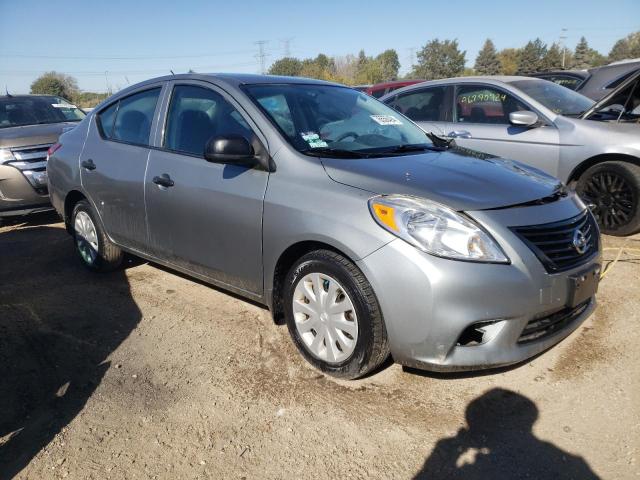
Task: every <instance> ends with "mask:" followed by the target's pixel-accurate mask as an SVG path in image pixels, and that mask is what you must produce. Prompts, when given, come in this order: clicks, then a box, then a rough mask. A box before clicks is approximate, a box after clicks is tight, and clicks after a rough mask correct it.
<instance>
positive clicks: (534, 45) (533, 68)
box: [516, 38, 547, 75]
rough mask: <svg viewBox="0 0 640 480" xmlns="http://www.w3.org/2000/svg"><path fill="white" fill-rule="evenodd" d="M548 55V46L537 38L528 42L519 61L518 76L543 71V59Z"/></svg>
mask: <svg viewBox="0 0 640 480" xmlns="http://www.w3.org/2000/svg"><path fill="white" fill-rule="evenodd" d="M546 54H547V46H546V45H545V44H544V43H543V42H542V40H540V39H539V38H536V39H535V40H533V41H529V42H527V44H526V45H525V46H524V48H523V49H522V51H521V52H520V58H519V59H518V71H517V72H516V73H517V74H518V75H529V74H531V73H535V72H539V71H540V70H542V66H543V65H542V64H543V59H544V57H545V55H546Z"/></svg>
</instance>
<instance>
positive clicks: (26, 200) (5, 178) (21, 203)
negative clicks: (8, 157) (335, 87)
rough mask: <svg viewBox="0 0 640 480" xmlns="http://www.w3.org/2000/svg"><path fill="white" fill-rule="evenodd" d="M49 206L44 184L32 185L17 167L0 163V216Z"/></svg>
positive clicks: (48, 207) (46, 208)
mask: <svg viewBox="0 0 640 480" xmlns="http://www.w3.org/2000/svg"><path fill="white" fill-rule="evenodd" d="M51 208H53V207H52V206H51V203H50V201H49V193H48V190H47V187H46V184H44V185H41V186H38V187H34V186H33V185H32V184H31V183H30V182H29V180H27V178H26V177H25V175H24V174H23V172H21V171H20V170H18V169H17V168H15V167H12V166H10V165H0V217H7V216H14V215H26V214H28V213H33V212H36V211H44V210H49V209H51Z"/></svg>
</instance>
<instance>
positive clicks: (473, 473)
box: [0, 215, 640, 479]
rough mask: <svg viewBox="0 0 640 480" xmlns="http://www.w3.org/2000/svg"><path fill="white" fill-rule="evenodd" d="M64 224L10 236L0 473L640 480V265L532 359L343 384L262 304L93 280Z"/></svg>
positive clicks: (135, 280) (4, 261)
mask: <svg viewBox="0 0 640 480" xmlns="http://www.w3.org/2000/svg"><path fill="white" fill-rule="evenodd" d="M56 222H57V219H56V218H55V217H53V216H51V215H49V216H41V217H39V218H38V219H35V220H32V221H31V222H30V223H28V224H26V225H22V226H21V225H19V224H15V225H10V226H4V227H0V372H1V373H0V478H3V479H4V478H11V477H13V476H16V477H17V478H29V479H48V478H72V479H83V478H92V479H104V478H113V479H124V478H167V479H176V478H236V479H239V478H247V479H252V478H269V479H271V478H321V479H324V478H327V479H333V478H338V477H353V478H404V479H408V478H414V477H417V478H467V479H476V478H478V479H479V478H483V479H484V478H534V479H539V478H574V479H588V478H597V477H600V478H607V479H620V478H640V473H639V472H640V375H639V368H638V366H639V365H640V328H639V326H638V325H639V320H640V258H636V259H633V258H632V257H630V256H626V255H625V256H622V257H621V261H620V262H618V264H617V265H616V266H615V268H614V269H613V270H612V271H611V273H610V274H609V275H608V276H607V277H606V278H605V279H604V280H603V282H602V284H601V286H600V293H599V295H598V299H599V302H600V305H599V307H598V309H597V312H596V314H595V316H594V317H592V318H591V319H590V320H589V321H588V322H587V323H585V324H584V325H583V326H582V327H581V328H580V329H578V330H577V331H576V332H574V333H573V334H572V335H571V336H570V337H569V338H568V339H566V340H565V341H564V342H562V343H561V344H560V345H558V346H557V347H555V348H554V349H552V350H551V351H549V352H547V353H546V354H544V355H542V356H540V357H538V358H536V359H534V360H533V361H531V362H529V363H525V364H523V365H520V366H518V367H516V368H512V369H507V370H502V371H497V372H495V371H494V372H490V373H487V374H473V375H436V374H425V373H419V372H415V371H407V370H403V369H402V368H401V367H400V366H398V365H389V366H387V367H385V368H384V369H382V370H381V371H380V372H378V373H376V374H375V375H372V376H370V377H369V378H366V379H364V380H360V381H356V382H342V381H336V380H333V379H330V378H327V377H325V376H323V375H320V374H319V373H318V372H317V371H315V370H313V369H312V368H310V367H308V366H307V364H305V362H304V361H303V360H302V359H301V357H300V356H299V355H298V354H297V352H296V351H295V350H294V347H293V346H292V344H291V342H290V341H289V337H288V333H287V331H286V327H284V326H279V325H276V324H274V322H273V320H272V319H271V316H270V314H269V312H268V311H267V310H265V309H263V308H261V307H259V306H257V305H254V304H251V303H247V302H245V301H243V300H242V299H239V298H236V297H234V296H230V295H228V294H226V293H224V292H222V291H219V290H216V289H214V288H211V287H209V286H206V285H204V284H201V283H198V282H196V281H193V280H191V279H188V278H184V277H182V276H180V275H176V274H174V273H172V272H169V271H166V270H164V269H162V268H159V267H158V266H155V265H150V264H145V263H140V262H131V263H130V264H129V265H128V266H127V268H126V269H125V270H123V271H120V272H116V273H113V274H106V275H96V274H92V273H90V272H88V271H86V270H85V269H84V268H83V267H82V266H81V265H80V263H79V261H78V260H77V259H76V257H75V253H74V251H73V246H72V243H71V241H70V239H69V237H68V236H67V234H66V232H65V231H64V229H63V227H62V225H61V224H60V223H56ZM629 243H630V245H631V246H633V247H634V248H639V247H640V237H636V238H635V239H632V240H631V241H630V242H629ZM620 244H621V241H620V240H619V239H612V238H608V239H606V246H609V247H611V246H616V245H620ZM614 256H615V252H614V251H607V252H606V258H607V259H611V258H613V257H614Z"/></svg>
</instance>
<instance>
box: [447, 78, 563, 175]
mask: <svg viewBox="0 0 640 480" xmlns="http://www.w3.org/2000/svg"><path fill="white" fill-rule="evenodd" d="M454 106H455V112H454V113H455V114H454V118H453V123H451V124H449V126H448V127H447V136H448V137H450V138H454V139H455V142H456V144H457V145H460V146H461V147H466V148H470V149H472V150H478V151H480V152H485V153H490V154H492V155H497V156H499V157H503V158H508V159H512V160H518V161H521V162H523V163H526V164H529V165H531V166H533V167H536V168H539V169H540V170H543V171H545V172H547V173H549V174H550V175H554V176H557V175H558V161H559V151H560V147H559V141H560V140H559V135H558V130H557V129H556V127H555V126H554V125H552V124H548V125H547V124H544V125H541V126H537V127H533V128H531V127H522V126H516V125H512V124H511V123H510V121H509V114H510V113H511V112H515V111H519V110H531V109H530V108H529V107H528V106H527V105H526V104H525V103H524V102H522V101H520V100H519V99H517V98H516V97H514V96H513V95H512V94H510V93H508V92H506V91H504V90H502V89H499V88H496V87H493V86H491V85H458V86H457V87H456V92H455V98H454ZM542 120H543V119H542ZM543 121H544V120H543Z"/></svg>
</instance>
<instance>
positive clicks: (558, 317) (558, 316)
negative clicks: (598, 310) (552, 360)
mask: <svg viewBox="0 0 640 480" xmlns="http://www.w3.org/2000/svg"><path fill="white" fill-rule="evenodd" d="M590 302H591V299H589V300H587V301H585V302H583V303H581V304H580V305H578V306H576V307H573V308H571V307H567V308H564V309H562V310H560V311H559V312H555V313H552V314H551V315H547V316H546V317H542V318H534V319H533V320H531V321H529V323H527V326H526V327H524V330H522V333H521V334H520V337H519V338H518V343H528V342H533V341H535V340H541V339H542V338H544V337H547V336H549V335H552V334H554V333H556V332H558V331H560V330H562V329H563V328H564V327H566V326H568V325H569V324H570V323H571V322H573V321H574V320H575V319H576V318H578V317H579V316H580V315H581V314H582V313H583V312H584V311H585V310H586V309H587V307H588V306H589V303H590Z"/></svg>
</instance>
